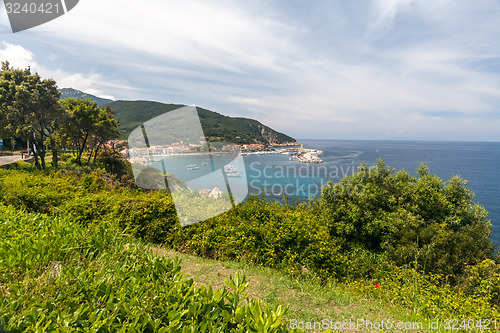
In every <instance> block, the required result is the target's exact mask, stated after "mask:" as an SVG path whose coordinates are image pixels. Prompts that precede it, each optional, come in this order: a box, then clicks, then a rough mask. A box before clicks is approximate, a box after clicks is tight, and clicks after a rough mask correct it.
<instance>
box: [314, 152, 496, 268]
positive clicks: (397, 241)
mask: <svg viewBox="0 0 500 333" xmlns="http://www.w3.org/2000/svg"><path fill="white" fill-rule="evenodd" d="M465 184H466V181H465V180H463V179H460V178H459V177H458V176H457V177H453V178H451V179H450V180H448V181H447V182H445V181H443V180H442V179H440V178H439V177H437V176H436V175H432V174H429V172H428V168H427V166H425V165H422V166H421V167H420V168H419V169H418V178H417V177H414V176H411V175H410V174H409V173H408V172H406V171H399V172H395V171H394V169H390V168H388V167H387V166H386V165H385V163H384V162H383V161H382V160H379V161H378V163H377V164H376V165H375V166H374V167H371V168H369V167H367V166H366V165H364V164H363V165H362V166H360V167H359V169H358V172H356V173H355V174H354V175H352V176H349V177H345V178H343V179H342V180H341V181H340V182H339V183H337V184H333V183H329V184H328V185H327V186H326V187H325V188H324V189H323V193H322V196H321V199H320V207H319V208H320V209H319V212H320V214H321V216H322V217H323V218H324V221H325V223H326V224H327V225H328V226H329V229H330V234H331V235H332V236H333V237H340V238H342V239H344V240H345V245H344V246H345V247H346V248H347V249H348V250H353V249H356V248H362V249H366V250H369V251H372V252H378V253H381V252H383V253H385V254H386V255H387V256H388V258H389V259H391V260H393V261H394V262H396V263H397V264H401V265H404V264H409V263H411V262H414V261H415V259H417V260H418V262H419V263H421V268H422V269H425V270H427V271H431V272H434V273H442V274H445V275H447V274H451V275H458V274H460V273H461V272H463V270H464V268H465V267H466V265H468V264H474V263H476V262H478V261H480V260H484V259H486V258H491V257H492V256H493V249H494V248H493V243H492V242H491V240H490V239H489V237H490V234H491V223H490V221H489V220H487V219H486V216H487V212H486V210H485V209H484V208H483V207H482V206H480V205H478V204H476V203H474V202H473V200H472V198H473V197H474V193H473V192H472V191H471V190H470V189H468V188H467V187H466V185H465Z"/></svg>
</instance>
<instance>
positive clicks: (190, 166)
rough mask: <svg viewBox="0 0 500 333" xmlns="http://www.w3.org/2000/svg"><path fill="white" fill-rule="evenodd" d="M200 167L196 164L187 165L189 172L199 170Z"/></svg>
mask: <svg viewBox="0 0 500 333" xmlns="http://www.w3.org/2000/svg"><path fill="white" fill-rule="evenodd" d="M199 168H200V167H199V166H197V165H196V164H189V165H186V169H188V170H198V169H199Z"/></svg>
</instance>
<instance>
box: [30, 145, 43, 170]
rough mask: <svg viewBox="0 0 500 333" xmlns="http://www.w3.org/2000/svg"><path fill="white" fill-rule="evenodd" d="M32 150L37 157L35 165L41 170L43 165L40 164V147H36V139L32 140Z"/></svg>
mask: <svg viewBox="0 0 500 333" xmlns="http://www.w3.org/2000/svg"><path fill="white" fill-rule="evenodd" d="M31 150H32V151H33V157H34V158H35V167H36V168H37V169H39V170H40V169H41V168H42V167H41V165H40V161H39V160H38V149H36V144H35V141H34V140H33V141H32V142H31Z"/></svg>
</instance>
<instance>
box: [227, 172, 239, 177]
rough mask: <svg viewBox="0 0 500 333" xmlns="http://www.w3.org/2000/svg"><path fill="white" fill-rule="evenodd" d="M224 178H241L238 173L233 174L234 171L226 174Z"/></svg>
mask: <svg viewBox="0 0 500 333" xmlns="http://www.w3.org/2000/svg"><path fill="white" fill-rule="evenodd" d="M226 176H228V177H241V175H240V173H239V172H235V171H233V172H228V173H227V174H226Z"/></svg>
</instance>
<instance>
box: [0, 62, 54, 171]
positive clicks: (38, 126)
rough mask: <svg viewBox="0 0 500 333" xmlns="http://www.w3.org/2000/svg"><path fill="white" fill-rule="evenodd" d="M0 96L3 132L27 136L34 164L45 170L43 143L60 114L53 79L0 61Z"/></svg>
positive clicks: (52, 129)
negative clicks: (44, 77)
mask: <svg viewBox="0 0 500 333" xmlns="http://www.w3.org/2000/svg"><path fill="white" fill-rule="evenodd" d="M0 96H1V99H0V122H1V123H2V125H3V132H4V134H5V133H8V135H9V136H10V137H17V138H22V139H29V140H30V143H31V146H32V150H33V153H34V157H35V165H36V166H37V167H38V168H42V169H45V154H46V148H45V143H46V140H47V139H48V140H50V139H51V138H52V134H53V132H54V128H55V126H57V125H56V122H57V120H58V119H60V118H61V115H62V109H61V108H60V107H59V103H58V100H59V96H60V92H59V91H58V90H57V85H56V82H55V81H54V80H52V79H43V80H42V78H41V77H40V75H38V73H35V74H31V72H30V70H29V69H25V70H20V69H14V68H11V67H10V66H9V63H8V62H2V70H1V73H0ZM56 163H57V155H56Z"/></svg>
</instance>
